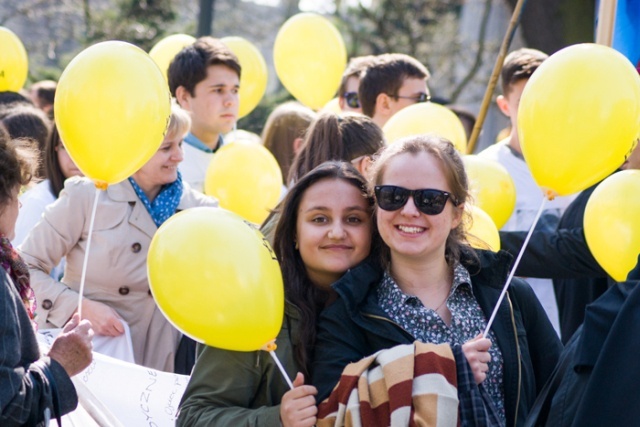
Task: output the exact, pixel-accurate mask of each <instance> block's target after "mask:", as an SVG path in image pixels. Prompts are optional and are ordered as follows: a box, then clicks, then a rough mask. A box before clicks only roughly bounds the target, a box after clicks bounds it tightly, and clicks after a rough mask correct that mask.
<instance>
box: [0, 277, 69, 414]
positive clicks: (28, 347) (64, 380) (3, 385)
mask: <svg viewBox="0 0 640 427" xmlns="http://www.w3.org/2000/svg"><path fill="white" fill-rule="evenodd" d="M0 279H1V280H2V283H1V284H0V425H2V426H18V425H36V424H37V423H39V422H41V421H42V420H43V419H44V418H45V413H48V414H49V416H50V417H51V418H52V419H53V418H56V417H58V416H62V415H64V414H65V413H67V412H70V411H71V410H73V409H75V407H76V406H77V404H78V399H77V395H76V392H75V388H74V387H73V383H72V382H71V379H70V378H69V376H68V375H67V373H66V372H65V370H64V368H63V367H62V366H61V365H60V364H58V363H57V362H55V361H54V360H52V359H50V358H49V357H40V352H39V349H38V344H37V341H36V337H35V333H34V331H33V327H32V325H31V321H30V320H29V316H28V314H27V311H26V309H25V308H24V306H23V304H22V301H21V300H20V297H19V295H18V292H17V290H16V289H15V287H14V284H13V283H12V282H11V279H9V277H8V276H7V274H6V272H5V271H4V270H2V269H0Z"/></svg>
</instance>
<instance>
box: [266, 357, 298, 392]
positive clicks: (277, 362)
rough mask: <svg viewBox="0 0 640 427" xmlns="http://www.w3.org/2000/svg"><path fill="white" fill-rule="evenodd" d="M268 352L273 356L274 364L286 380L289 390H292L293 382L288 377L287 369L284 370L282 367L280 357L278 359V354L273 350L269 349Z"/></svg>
mask: <svg viewBox="0 0 640 427" xmlns="http://www.w3.org/2000/svg"><path fill="white" fill-rule="evenodd" d="M269 354H270V355H271V357H273V360H274V361H275V362H276V365H278V369H280V373H281V374H282V376H283V377H284V379H285V380H286V381H287V384H289V388H291V390H293V388H294V387H293V383H292V382H291V379H290V378H289V375H287V371H285V370H284V367H283V366H282V363H280V359H278V355H277V354H276V352H275V351H273V350H270V351H269Z"/></svg>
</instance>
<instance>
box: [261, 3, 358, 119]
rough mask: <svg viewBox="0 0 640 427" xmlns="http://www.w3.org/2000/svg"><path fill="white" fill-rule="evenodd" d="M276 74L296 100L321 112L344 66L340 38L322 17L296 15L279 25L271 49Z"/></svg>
mask: <svg viewBox="0 0 640 427" xmlns="http://www.w3.org/2000/svg"><path fill="white" fill-rule="evenodd" d="M273 61H274V63H275V67H276V74H278V78H280V81H281V82H282V84H283V85H284V87H285V88H286V89H287V90H288V91H289V93H291V95H293V96H294V97H295V98H296V99H297V100H298V101H300V102H301V103H303V104H305V105H306V106H308V107H310V108H313V109H314V110H319V109H321V108H322V107H323V106H324V105H325V104H326V103H327V102H328V101H329V100H330V99H331V98H333V96H334V95H335V93H336V91H337V90H338V86H340V80H341V79H342V73H343V71H344V69H345V67H346V65H347V50H346V48H345V46H344V41H343V40H342V36H341V35H340V33H339V32H338V30H337V29H336V27H334V26H333V24H332V23H331V22H329V20H327V19H326V18H324V17H322V16H320V15H316V14H313V13H300V14H297V15H294V16H293V17H291V18H289V19H288V20H287V22H285V23H284V25H282V27H281V28H280V31H278V35H277V36H276V40H275V43H274V46H273Z"/></svg>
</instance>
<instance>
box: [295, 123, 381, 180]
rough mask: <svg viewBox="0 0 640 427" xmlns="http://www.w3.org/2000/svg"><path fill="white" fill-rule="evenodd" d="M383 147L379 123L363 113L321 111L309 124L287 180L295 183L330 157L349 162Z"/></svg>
mask: <svg viewBox="0 0 640 427" xmlns="http://www.w3.org/2000/svg"><path fill="white" fill-rule="evenodd" d="M382 147H384V135H383V134H382V130H381V129H380V127H378V125H376V124H375V123H374V122H373V121H372V120H371V119H370V118H369V117H366V116H363V115H361V114H344V115H342V116H339V115H337V114H335V113H322V114H320V116H318V118H317V119H316V120H315V121H314V122H313V123H312V124H311V126H309V130H308V131H307V135H306V137H305V140H304V143H303V146H302V149H301V150H300V152H299V153H298V155H297V156H296V158H295V159H294V160H293V164H292V165H291V169H290V170H289V177H288V179H287V180H288V182H289V183H291V182H295V181H297V180H298V179H299V178H300V177H301V176H303V175H304V174H306V173H307V172H309V171H310V170H311V169H313V168H314V167H316V166H318V165H319V164H321V163H323V162H326V161H329V160H343V161H347V162H350V161H351V160H353V159H355V158H357V157H360V156H367V155H368V156H373V155H374V154H375V153H376V152H377V151H378V150H380V149H381V148H382Z"/></svg>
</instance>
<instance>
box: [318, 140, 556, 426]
mask: <svg viewBox="0 0 640 427" xmlns="http://www.w3.org/2000/svg"><path fill="white" fill-rule="evenodd" d="M370 191H371V193H373V194H374V195H375V200H376V204H377V209H376V211H375V217H376V223H377V228H378V232H379V235H380V237H381V242H380V243H381V259H380V260H375V262H365V263H363V264H361V265H360V266H358V267H356V268H353V269H351V270H350V271H349V272H347V273H346V274H345V275H344V276H343V277H342V278H341V279H340V280H338V281H337V282H336V283H335V284H334V285H333V289H334V290H335V291H336V293H337V294H338V299H337V301H336V302H335V303H334V304H332V305H331V306H330V307H328V308H327V309H326V310H325V311H323V313H322V314H321V316H320V320H319V323H318V335H317V336H318V338H317V342H316V347H315V355H314V361H313V365H312V372H313V384H314V385H315V386H316V387H317V388H318V400H319V401H323V400H324V399H325V398H327V396H329V394H330V392H331V390H332V389H333V387H334V386H335V385H336V383H337V382H338V379H339V378H340V374H341V372H342V370H343V369H344V368H345V366H346V365H347V364H348V363H351V362H355V361H358V360H360V359H362V358H364V357H365V356H368V355H371V354H373V353H375V352H376V351H378V350H382V349H387V348H391V347H394V346H396V345H399V344H411V343H413V342H414V341H415V340H420V341H423V342H430V343H436V344H440V343H449V344H451V345H461V346H462V350H463V352H464V354H465V356H466V358H467V360H468V362H469V365H470V366H471V368H472V369H473V372H474V377H475V380H476V383H478V384H482V385H483V386H484V388H485V389H486V391H487V392H488V394H489V396H490V397H491V401H492V403H493V404H494V406H495V408H496V409H497V411H498V413H499V414H500V416H501V418H502V419H503V420H504V421H506V425H508V426H512V425H522V423H523V421H524V419H525V417H526V415H527V412H528V411H529V409H530V408H531V405H532V404H533V402H534V400H535V398H536V395H537V393H538V392H539V391H540V389H541V387H542V385H543V384H544V383H545V381H546V379H547V378H548V377H549V375H550V374H551V372H552V371H553V368H554V367H555V364H556V362H557V360H558V356H559V354H560V351H561V348H562V346H561V344H560V341H559V339H558V337H557V335H556V334H555V332H554V330H553V328H552V326H551V324H550V323H549V321H548V319H547V317H546V315H545V313H544V310H543V309H542V307H541V306H540V304H539V302H538V301H537V299H536V297H535V294H534V293H533V292H532V290H531V288H530V287H529V286H528V285H527V284H526V283H525V282H523V281H522V280H519V279H514V280H513V282H512V283H511V285H510V287H509V290H508V294H507V295H508V297H507V298H506V299H504V300H503V301H502V303H501V304H500V306H499V309H498V312H497V316H496V317H495V322H493V323H492V325H491V327H490V329H489V331H488V333H487V334H486V337H484V338H483V337H480V336H479V334H481V333H482V332H483V331H484V330H485V329H486V328H487V326H488V319H489V318H490V316H491V313H492V312H493V310H494V307H495V306H496V303H497V301H498V299H499V297H500V294H501V290H502V289H503V286H504V284H505V282H506V279H507V276H508V273H509V267H510V265H511V257H510V256H509V255H508V254H506V253H504V252H498V253H493V252H490V251H484V250H474V249H472V248H471V247H470V246H468V244H467V243H466V236H465V232H464V226H463V216H464V215H466V211H465V209H464V205H465V203H466V202H467V198H468V192H469V189H468V182H467V177H466V173H465V171H464V165H463V162H462V159H461V157H460V154H459V153H458V152H457V151H456V150H455V148H454V146H453V144H452V143H451V142H449V141H448V140H445V139H443V138H440V137H436V136H425V135H421V136H414V137H407V138H405V139H402V140H399V141H397V142H395V143H394V144H392V145H390V146H388V147H387V148H386V149H385V150H384V151H383V152H382V153H381V154H380V156H379V157H378V159H376V161H375V162H374V166H373V171H372V175H371V178H370Z"/></svg>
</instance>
